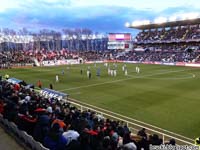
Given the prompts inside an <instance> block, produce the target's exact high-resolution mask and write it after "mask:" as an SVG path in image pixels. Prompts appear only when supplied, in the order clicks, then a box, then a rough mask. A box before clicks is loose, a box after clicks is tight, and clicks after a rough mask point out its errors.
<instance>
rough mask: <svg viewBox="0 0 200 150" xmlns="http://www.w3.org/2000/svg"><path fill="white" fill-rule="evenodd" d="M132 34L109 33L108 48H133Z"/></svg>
mask: <svg viewBox="0 0 200 150" xmlns="http://www.w3.org/2000/svg"><path fill="white" fill-rule="evenodd" d="M131 39H132V38H131V34H130V33H109V34H108V49H116V50H117V49H121V50H123V49H124V50H126V49H131V48H132V44H131V43H132V42H131Z"/></svg>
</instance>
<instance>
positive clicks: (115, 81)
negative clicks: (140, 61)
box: [59, 69, 185, 92]
mask: <svg viewBox="0 0 200 150" xmlns="http://www.w3.org/2000/svg"><path fill="white" fill-rule="evenodd" d="M182 71H185V69H184V70H176V71H168V72H161V73H154V74H148V75H143V76H140V75H137V76H132V77H130V78H125V79H124V78H123V79H119V80H114V81H108V82H103V83H95V84H90V85H83V86H79V87H72V88H67V89H62V90H59V91H60V92H63V91H70V90H76V89H81V88H87V87H93V86H99V85H104V84H110V83H117V82H122V81H127V80H132V79H136V78H145V77H151V76H155V75H162V74H168V73H174V72H182Z"/></svg>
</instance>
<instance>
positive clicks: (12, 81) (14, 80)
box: [7, 78, 22, 84]
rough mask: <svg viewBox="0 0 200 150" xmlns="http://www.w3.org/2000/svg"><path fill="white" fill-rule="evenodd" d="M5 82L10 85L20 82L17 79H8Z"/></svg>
mask: <svg viewBox="0 0 200 150" xmlns="http://www.w3.org/2000/svg"><path fill="white" fill-rule="evenodd" d="M7 81H8V82H10V83H12V84H18V83H20V82H22V80H19V79H16V78H9V79H8V80H7Z"/></svg>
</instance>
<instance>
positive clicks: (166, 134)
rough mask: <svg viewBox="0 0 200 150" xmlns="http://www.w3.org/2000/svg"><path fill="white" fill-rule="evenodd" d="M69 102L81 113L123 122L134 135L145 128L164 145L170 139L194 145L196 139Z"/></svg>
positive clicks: (78, 102)
mask: <svg viewBox="0 0 200 150" xmlns="http://www.w3.org/2000/svg"><path fill="white" fill-rule="evenodd" d="M67 102H68V103H70V104H71V105H74V106H76V107H77V108H79V109H80V110H81V111H84V110H91V111H94V112H96V113H97V114H101V115H103V116H104V117H105V118H110V119H114V120H117V121H121V122H123V123H125V124H126V125H127V126H128V127H129V129H130V130H131V132H132V133H135V134H136V133H137V132H138V131H139V130H141V128H145V129H146V130H147V133H148V134H149V135H150V134H157V135H158V136H159V137H160V138H162V140H163V143H164V142H166V141H168V140H169V139H172V138H173V139H175V140H176V143H177V144H179V145H194V139H191V138H188V137H185V136H183V135H180V134H177V133H174V132H171V131H168V130H165V129H162V128H159V127H156V126H153V125H150V124H147V123H145V122H142V121H139V120H136V119H133V118H129V117H127V116H123V115H121V114H118V113H114V112H111V111H109V110H105V109H102V108H99V107H97V106H93V105H90V104H87V103H84V102H80V101H77V100H75V99H71V98H70V99H68V100H67Z"/></svg>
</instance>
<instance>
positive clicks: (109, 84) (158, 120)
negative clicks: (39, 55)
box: [0, 64, 200, 138]
mask: <svg viewBox="0 0 200 150" xmlns="http://www.w3.org/2000/svg"><path fill="white" fill-rule="evenodd" d="M110 65H111V66H112V65H113V64H110ZM87 66H89V65H73V66H70V67H69V69H67V66H59V67H40V68H23V69H9V70H0V74H2V75H4V74H5V73H7V74H9V75H10V77H15V78H18V79H22V80H25V81H27V82H28V83H33V84H36V83H37V81H38V80H41V81H42V83H43V87H49V84H50V83H52V84H53V86H54V89H55V90H58V91H62V92H65V93H68V94H69V95H70V97H71V98H74V99H77V100H79V101H82V102H86V103H89V104H92V105H95V106H98V107H101V108H104V109H107V110H111V111H113V112H116V113H120V114H123V115H125V116H128V117H131V118H134V119H138V120H140V121H144V122H146V123H149V124H152V125H155V126H158V127H161V128H163V129H167V130H169V131H172V132H175V133H178V134H181V135H184V136H186V137H190V138H196V137H198V136H200V117H199V115H200V109H199V107H200V69H198V68H186V67H175V66H160V65H139V66H140V69H141V73H140V74H136V73H135V66H136V65H135V64H127V68H128V74H129V75H128V76H125V75H124V73H123V72H122V64H118V71H117V77H111V76H108V74H107V68H106V67H105V66H103V64H97V67H100V68H101V77H97V76H96V69H97V67H96V68H95V67H94V64H91V65H90V66H91V70H92V79H91V80H89V79H88V78H87V77H86V68H87ZM81 68H82V69H83V70H84V72H83V75H81V74H80V69H81ZM63 69H64V71H65V74H64V75H62V74H61V71H62V70H63ZM56 74H58V75H59V78H60V82H59V83H56V82H55V76H56Z"/></svg>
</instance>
